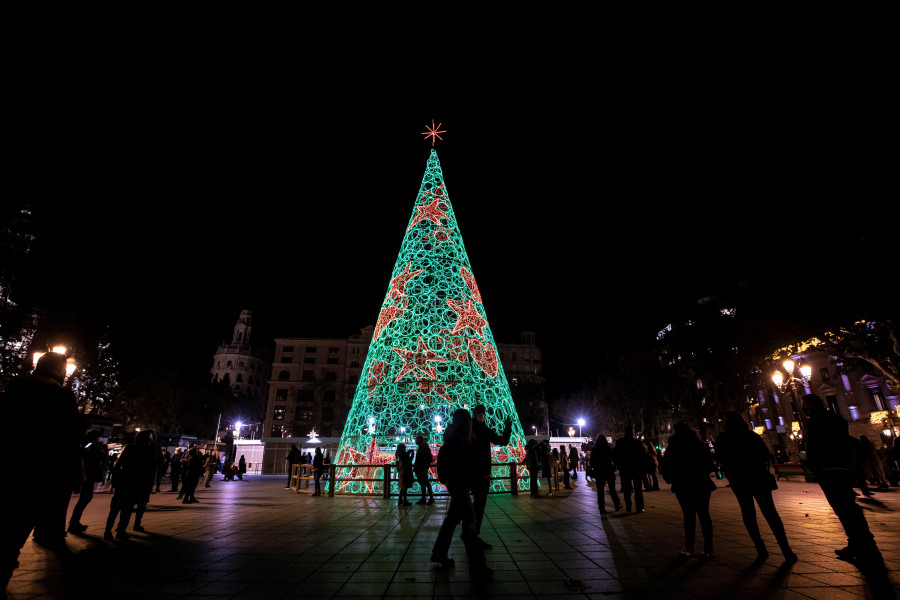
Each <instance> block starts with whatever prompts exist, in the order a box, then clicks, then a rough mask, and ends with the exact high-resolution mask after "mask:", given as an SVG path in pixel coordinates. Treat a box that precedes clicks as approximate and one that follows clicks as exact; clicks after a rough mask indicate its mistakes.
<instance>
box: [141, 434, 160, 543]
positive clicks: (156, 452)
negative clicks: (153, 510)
mask: <svg viewBox="0 0 900 600" xmlns="http://www.w3.org/2000/svg"><path fill="white" fill-rule="evenodd" d="M148 431H149V432H150V435H149V437H150V447H151V449H152V451H153V452H152V453H153V457H154V462H153V465H154V468H153V473H152V475H151V474H150V473H149V471H148V476H149V479H148V484H149V485H147V484H144V485H142V487H141V490H140V493H139V494H138V501H137V507H136V508H135V511H134V530H135V531H144V526H143V524H142V522H143V519H144V513H145V512H146V511H147V504H148V503H149V502H150V494H151V493H152V492H153V484H154V482H158V481H159V475H157V473H158V471H159V469H160V468H161V466H160V465H162V464H163V462H162V455H161V454H160V448H159V444H158V443H157V442H156V432H155V431H153V430H152V429H151V430H148ZM141 433H143V432H141Z"/></svg>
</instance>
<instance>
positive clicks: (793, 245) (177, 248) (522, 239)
mask: <svg viewBox="0 0 900 600" xmlns="http://www.w3.org/2000/svg"><path fill="white" fill-rule="evenodd" d="M138 83H139V82H137V81H136V80H135V81H132V85H130V86H126V87H123V88H122V89H117V90H116V91H115V93H110V91H109V89H108V88H95V87H92V86H90V85H87V84H85V85H83V86H82V87H80V88H78V89H77V91H78V92H79V93H78V94H76V95H75V97H76V98H77V100H76V101H72V102H66V103H54V101H53V100H50V99H47V98H42V99H40V101H39V102H38V104H37V109H38V110H37V111H35V112H37V113H40V114H41V118H40V119H34V120H31V121H28V124H29V127H28V128H26V129H27V133H24V134H23V135H22V136H21V138H17V141H18V145H17V147H18V152H17V153H16V156H15V158H14V159H12V160H11V161H10V164H9V166H10V167H11V170H12V172H13V173H14V174H15V178H16V179H17V180H18V181H19V182H20V185H19V186H17V187H18V189H19V192H20V193H19V195H17V196H16V197H9V196H8V200H7V202H6V204H8V206H7V207H6V208H5V209H4V210H5V211H8V210H10V209H12V208H14V206H13V205H14V204H17V203H18V202H22V203H24V202H30V203H31V204H33V205H34V206H35V218H34V221H35V227H36V229H37V233H38V235H39V237H38V240H37V241H36V243H35V261H36V264H49V263H48V262H47V261H48V260H49V259H50V257H56V259H57V260H58V261H59V264H60V268H59V269H58V270H57V271H56V272H54V273H53V274H52V276H51V277H49V278H35V279H33V280H32V281H31V282H30V283H29V285H34V286H39V285H40V286H43V285H45V284H49V289H50V290H53V292H54V297H55V298H56V300H54V301H55V302H58V303H60V304H62V305H65V306H71V307H76V306H77V307H79V310H81V309H82V308H85V307H86V309H87V310H89V312H90V314H91V315H93V316H92V318H95V317H99V318H102V319H103V320H106V321H108V322H110V324H111V325H112V326H113V327H114V328H115V329H116V330H117V331H119V332H120V333H121V334H122V335H123V337H124V338H125V339H127V340H129V343H130V344H133V345H139V346H140V347H142V348H143V350H144V352H145V353H146V354H148V355H152V354H153V353H155V352H166V351H167V348H169V347H170V345H172V344H177V345H178V346H179V347H180V348H182V351H184V352H185V353H187V354H191V355H192V356H195V357H199V358H197V363H196V364H199V365H200V368H202V369H208V366H209V364H211V363H210V361H211V358H212V353H213V352H214V351H215V348H216V346H217V344H218V343H219V342H221V341H223V340H225V339H226V338H229V337H230V335H231V328H232V325H233V323H234V321H235V320H236V318H237V316H238V313H239V311H240V310H242V309H244V308H248V309H252V310H253V311H254V316H255V319H256V324H257V327H258V330H259V332H260V334H261V335H264V336H295V335H296V336H306V335H308V336H323V337H324V336H348V335H350V334H353V333H356V332H357V331H358V329H359V328H360V327H363V326H365V325H368V324H372V323H374V321H375V319H376V317H377V314H378V311H379V308H380V304H381V301H382V299H383V297H384V294H385V292H386V290H387V284H388V280H389V278H390V273H391V269H392V267H393V264H394V261H395V260H396V258H397V253H398V251H399V247H400V242H401V241H402V237H403V233H404V230H405V228H406V225H407V223H408V220H409V217H410V215H411V212H412V207H413V204H414V201H415V198H416V193H417V191H418V188H419V184H420V182H421V179H422V174H423V172H424V168H425V163H426V160H427V156H428V152H429V150H430V144H429V143H427V142H425V141H423V136H422V135H421V132H422V131H424V130H425V126H426V125H430V124H431V121H432V119H434V120H435V121H436V122H440V123H441V124H442V127H441V128H442V129H445V130H446V133H445V134H442V135H443V138H444V141H443V142H441V141H438V142H437V146H436V147H437V150H438V154H439V157H440V159H441V163H442V167H443V172H444V177H445V181H446V184H447V189H448V192H449V196H450V201H451V203H452V204H453V207H454V211H455V213H456V216H457V219H458V222H459V227H460V231H461V233H462V236H463V240H464V243H465V245H466V249H467V251H468V254H469V258H470V260H471V263H472V266H473V272H474V275H475V277H476V278H477V280H478V285H479V287H480V289H481V291H482V295H483V297H484V299H485V308H486V312H487V319H488V321H489V323H490V325H491V328H492V331H493V333H494V337H495V338H496V339H497V340H498V341H501V342H502V341H517V339H518V334H519V332H520V331H523V330H526V329H529V330H534V331H535V332H536V333H537V341H538V344H539V345H540V346H541V348H542V350H543V352H544V363H545V368H546V369H547V370H548V371H549V373H548V375H552V374H553V373H554V372H556V373H559V374H560V376H562V375H563V374H564V375H565V376H566V377H569V376H572V375H577V374H579V373H580V372H581V371H582V370H583V366H584V365H583V363H584V362H589V361H590V360H591V359H590V358H589V357H590V356H591V355H592V353H593V352H594V351H595V350H596V349H598V348H615V347H616V346H617V345H618V344H620V342H621V340H623V339H627V338H628V337H630V336H652V335H654V334H655V333H656V331H658V330H659V329H661V328H662V327H663V326H665V325H666V323H667V322H668V321H669V320H670V318H671V316H672V314H673V311H677V310H679V309H680V308H681V307H683V306H685V305H689V304H691V303H693V302H695V301H696V299H698V298H700V297H702V296H707V295H714V294H718V293H722V291H723V290H725V289H732V288H733V287H734V286H735V285H736V284H737V283H738V282H739V281H742V280H753V281H754V282H757V284H759V285H769V286H771V287H772V291H773V294H775V293H777V294H784V295H785V296H786V300H787V297H788V296H789V294H785V293H784V287H785V286H784V282H785V281H786V279H787V278H792V277H793V278H798V279H799V280H800V281H802V282H803V283H802V285H803V286H811V285H816V282H818V289H823V290H826V289H828V287H829V285H835V283H836V282H834V281H833V279H836V278H839V277H841V276H842V275H841V272H840V269H864V268H865V263H866V261H867V260H870V258H869V257H870V255H869V253H867V251H866V250H865V248H866V246H867V245H874V246H876V247H878V248H879V249H885V248H886V247H887V244H886V242H885V241H884V240H883V237H882V236H889V235H890V230H887V229H884V230H882V229H881V217H880V216H879V214H878V211H879V210H881V211H888V216H889V215H890V213H892V214H893V218H894V221H895V222H896V216H897V209H896V198H895V196H896V194H895V193H893V192H892V190H893V189H894V186H893V185H891V187H890V188H889V190H891V191H890V192H889V191H887V190H886V188H885V187H884V186H885V185H886V184H887V181H888V177H887V174H888V173H890V171H889V170H888V158H889V156H891V153H889V152H887V151H886V148H887V147H888V146H887V144H886V142H885V140H883V139H882V138H883V131H882V129H881V128H883V123H882V121H883V119H882V117H881V116H880V114H881V113H880V109H881V108H882V103H883V102H884V100H883V97H882V96H880V95H878V94H877V90H875V89H872V87H871V86H870V85H868V84H867V85H858V86H857V87H855V88H854V89H853V93H849V92H848V91H847V90H845V89H844V90H839V89H837V87H836V84H834V83H833V82H828V81H825V80H817V81H814V82H810V81H807V82H804V81H799V80H796V79H788V78H785V79H780V80H778V81H769V82H767V84H766V82H764V81H763V80H755V79H750V78H748V79H746V80H744V81H741V82H733V83H732V84H731V85H729V86H724V85H714V84H715V83H717V82H704V83H703V84H702V85H699V84H696V81H693V82H686V81H685V82H682V83H681V85H680V86H674V85H672V86H668V87H664V86H662V85H659V86H645V87H643V88H640V89H634V90H632V89H629V90H627V91H624V92H623V91H621V89H620V88H616V87H611V88H604V89H605V90H606V91H605V92H604V93H598V92H597V91H596V90H595V88H594V86H595V85H597V82H596V81H594V82H588V81H575V82H574V83H573V82H572V81H567V82H564V83H560V82H549V83H551V84H553V85H543V86H542V85H538V84H537V83H535V82H524V81H516V82H512V81H506V80H498V81H495V82H494V83H493V84H492V85H490V86H479V87H476V86H474V85H473V86H472V87H471V88H469V87H465V86H462V87H461V88H458V89H456V90H455V93H453V94H450V93H442V92H440V90H433V91H429V92H428V93H423V92H422V91H421V90H419V92H418V93H408V94H402V93H400V92H399V91H392V93H390V94H386V93H384V92H383V91H382V90H378V89H374V88H366V87H363V88H354V87H353V86H351V85H349V84H347V85H341V86H336V87H322V86H315V85H309V86H307V87H304V88H302V89H297V88H287V87H282V86H280V85H278V84H269V83H267V84H259V85H258V86H256V87H252V86H249V84H248V85H246V86H243V87H240V88H238V86H237V84H235V83H234V82H231V83H230V84H229V83H226V82H225V81H224V80H216V81H215V82H213V83H210V84H209V85H206V86H204V85H203V84H202V82H197V83H195V84H193V85H191V84H190V82H189V81H188V80H187V79H185V80H180V81H179V82H178V83H179V84H182V85H183V86H184V87H181V86H176V85H172V86H168V87H166V86H149V85H148V86H143V87H142V86H140V85H139V84H138ZM545 83H546V82H545ZM448 88H449V84H448ZM100 90H102V91H104V92H105V93H100ZM888 202H890V203H893V204H891V205H887V204H885V203H888ZM879 206H881V207H882V208H880V209H879V208H878V207H879ZM63 258H65V260H66V261H67V262H66V264H69V265H72V266H71V267H70V268H64V267H62V265H63V260H62V259H63ZM879 260H881V259H879ZM800 265H805V266H806V269H805V271H802V272H801V270H794V272H793V273H790V269H791V267H796V266H800ZM829 278H832V279H829ZM895 281H896V279H895ZM844 283H845V284H846V283H847V281H846V280H844Z"/></svg>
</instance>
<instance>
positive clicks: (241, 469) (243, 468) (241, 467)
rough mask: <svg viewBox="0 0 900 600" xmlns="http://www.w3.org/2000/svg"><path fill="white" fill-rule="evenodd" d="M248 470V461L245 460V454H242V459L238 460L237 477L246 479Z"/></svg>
mask: <svg viewBox="0 0 900 600" xmlns="http://www.w3.org/2000/svg"><path fill="white" fill-rule="evenodd" d="M246 472H247V461H246V460H244V455H243V454H241V459H240V460H239V461H238V470H237V478H238V479H240V480H241V481H243V480H244V473H246Z"/></svg>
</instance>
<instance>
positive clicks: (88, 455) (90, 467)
mask: <svg viewBox="0 0 900 600" xmlns="http://www.w3.org/2000/svg"><path fill="white" fill-rule="evenodd" d="M81 460H82V463H83V464H84V482H83V483H82V484H81V491H80V493H79V495H78V502H77V503H76V504H75V508H74V509H72V516H71V517H70V518H69V527H68V529H67V531H68V532H69V533H81V532H83V531H84V530H86V529H87V525H84V524H82V523H81V515H82V514H84V509H85V508H86V507H87V505H88V504H89V503H90V501H91V500H93V498H94V486H96V485H97V483H99V482H101V481H103V480H105V479H106V471H107V470H108V469H109V450H107V449H106V445H105V444H103V442H101V441H100V432H99V431H98V430H96V429H92V430H90V431H88V432H87V435H86V436H85V443H84V445H83V446H82V448H81Z"/></svg>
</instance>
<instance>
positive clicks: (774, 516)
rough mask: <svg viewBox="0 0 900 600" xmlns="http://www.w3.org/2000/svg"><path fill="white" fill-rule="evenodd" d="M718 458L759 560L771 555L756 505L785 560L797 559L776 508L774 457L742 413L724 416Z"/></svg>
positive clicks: (792, 560)
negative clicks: (772, 472) (771, 472)
mask: <svg viewBox="0 0 900 600" xmlns="http://www.w3.org/2000/svg"><path fill="white" fill-rule="evenodd" d="M715 445H716V458H718V460H719V464H721V465H722V468H723V469H724V470H725V477H727V478H728V483H729V485H730V486H731V491H732V492H734V496H735V497H736V498H737V501H738V504H739V505H740V507H741V518H742V519H743V521H744V527H746V528H747V533H749V534H750V539H751V540H753V544H754V545H755V546H756V554H757V555H758V556H759V558H760V559H764V558H766V557H768V556H769V551H768V550H767V549H766V543H765V542H764V541H763V538H762V535H761V534H760V532H759V524H758V523H757V521H756V506H755V505H754V504H753V501H754V500H755V501H756V504H758V505H759V511H760V512H761V513H762V515H763V517H765V519H766V522H767V523H768V524H769V527H770V528H771V529H772V534H773V535H774V536H775V540H776V541H777V542H778V547H779V548H781V553H782V555H783V556H784V560H786V561H787V562H796V561H797V555H796V554H794V552H793V551H792V550H791V545H790V544H789V543H788V539H787V534H786V533H785V531H784V523H783V522H782V521H781V517H780V516H779V515H778V510H777V509H776V508H775V501H774V500H773V499H772V488H771V486H770V475H769V463H771V462H772V461H774V460H775V457H774V456H772V453H771V452H769V448H768V447H766V443H765V442H764V441H763V439H762V438H761V437H760V436H759V434H757V433H755V432H754V431H751V429H750V427H749V426H748V425H747V423H746V421H744V418H743V417H741V415H740V413H738V412H735V411H729V412H728V413H727V414H726V415H725V430H724V431H723V432H722V433H721V434H719V436H718V437H717V438H716V444H715Z"/></svg>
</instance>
